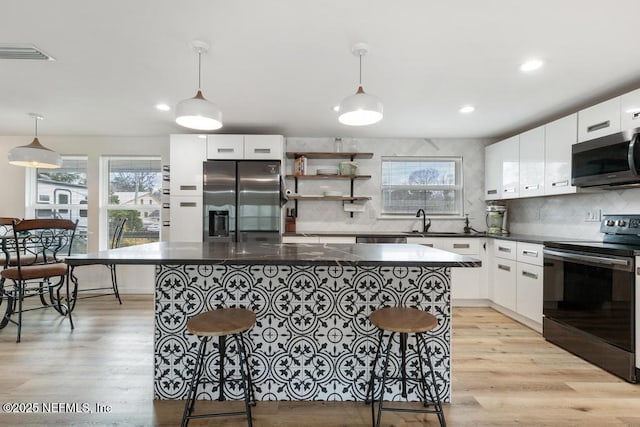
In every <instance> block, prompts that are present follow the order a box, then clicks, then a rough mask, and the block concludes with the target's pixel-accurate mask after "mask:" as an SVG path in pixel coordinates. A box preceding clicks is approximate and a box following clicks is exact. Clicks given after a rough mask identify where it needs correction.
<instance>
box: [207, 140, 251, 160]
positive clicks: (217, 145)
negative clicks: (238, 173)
mask: <svg viewBox="0 0 640 427" xmlns="http://www.w3.org/2000/svg"><path fill="white" fill-rule="evenodd" d="M207 158H208V159H216V160H218V159H234V160H239V159H244V135H207Z"/></svg>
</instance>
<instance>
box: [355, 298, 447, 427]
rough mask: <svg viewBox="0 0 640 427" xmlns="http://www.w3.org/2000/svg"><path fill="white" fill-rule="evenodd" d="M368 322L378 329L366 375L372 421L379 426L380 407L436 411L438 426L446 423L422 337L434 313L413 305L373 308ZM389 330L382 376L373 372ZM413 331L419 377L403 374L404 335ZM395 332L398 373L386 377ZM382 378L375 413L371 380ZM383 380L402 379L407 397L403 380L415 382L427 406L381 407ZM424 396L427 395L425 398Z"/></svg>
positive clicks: (432, 322) (432, 325)
mask: <svg viewBox="0 0 640 427" xmlns="http://www.w3.org/2000/svg"><path fill="white" fill-rule="evenodd" d="M369 320H370V321H371V323H372V324H373V325H374V326H376V327H377V328H378V329H379V330H380V333H379V340H378V348H377V349H376V357H375V359H374V362H373V367H372V368H371V378H370V379H369V387H368V390H367V401H368V402H369V403H371V421H372V425H374V426H380V419H381V418H382V411H395V412H414V413H424V414H436V415H437V416H438V421H439V422H440V426H442V427H444V426H446V422H445V419H444V412H443V410H442V404H441V403H440V396H439V393H438V389H437V386H436V377H435V373H434V371H433V365H432V363H431V355H430V354H429V349H428V348H427V345H426V342H425V338H424V336H423V334H424V333H425V332H429V331H431V330H433V329H435V328H436V327H437V326H438V320H437V319H436V318H435V316H434V315H432V314H430V313H427V312H426V311H422V310H418V309H417V308H409V307H385V308H381V309H378V310H375V311H374V312H373V313H371V315H370V316H369ZM385 332H389V333H390V334H389V341H388V342H387V345H386V349H385V350H384V352H385V359H384V365H383V368H382V377H380V376H377V375H376V365H377V363H378V359H379V357H380V353H381V351H383V338H384V333H385ZM410 333H413V334H415V337H416V345H417V347H416V351H417V353H418V364H419V366H420V378H407V369H406V362H407V360H406V352H407V339H408V334H410ZM395 334H400V358H401V363H400V376H399V377H389V376H387V370H388V367H389V355H390V353H391V343H392V341H393V337H394V335H395ZM420 347H423V348H424V355H425V356H426V359H427V365H428V367H429V373H430V377H431V384H432V386H433V388H434V392H432V391H431V388H430V387H429V384H428V383H427V379H426V377H425V373H424V369H423V367H422V357H421V354H422V353H421V351H420ZM376 379H382V386H381V390H380V398H379V399H378V400H379V404H378V416H377V417H376V416H375V400H376V399H375V397H374V394H375V380H376ZM387 380H401V381H402V397H407V381H414V382H418V383H419V384H420V385H421V388H422V394H423V397H424V401H423V404H424V406H425V407H427V408H430V409H407V408H384V407H383V400H384V389H385V384H386V383H387ZM427 397H428V399H427Z"/></svg>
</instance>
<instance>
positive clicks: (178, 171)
mask: <svg viewBox="0 0 640 427" xmlns="http://www.w3.org/2000/svg"><path fill="white" fill-rule="evenodd" d="M169 155H170V164H171V167H170V172H169V173H170V175H169V176H170V185H169V188H170V191H171V195H172V196H202V162H204V161H205V160H207V143H206V141H205V140H204V139H203V138H200V137H199V136H198V135H171V136H170V138H169Z"/></svg>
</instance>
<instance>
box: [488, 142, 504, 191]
mask: <svg viewBox="0 0 640 427" xmlns="http://www.w3.org/2000/svg"><path fill="white" fill-rule="evenodd" d="M499 148H500V147H499V146H498V144H491V145H488V146H487V147H485V149H484V189H485V190H484V199H485V200H497V199H499V198H501V196H502V194H501V191H500V189H501V187H502V159H501V158H500V150H499Z"/></svg>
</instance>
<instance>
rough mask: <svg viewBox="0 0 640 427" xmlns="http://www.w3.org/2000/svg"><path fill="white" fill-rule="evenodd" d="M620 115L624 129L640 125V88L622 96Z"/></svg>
mask: <svg viewBox="0 0 640 427" xmlns="http://www.w3.org/2000/svg"><path fill="white" fill-rule="evenodd" d="M620 115H621V116H622V119H621V129H622V130H627V129H634V128H637V127H640V89H636V90H634V91H633V92H629V93H625V94H624V95H622V96H621V97H620Z"/></svg>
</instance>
